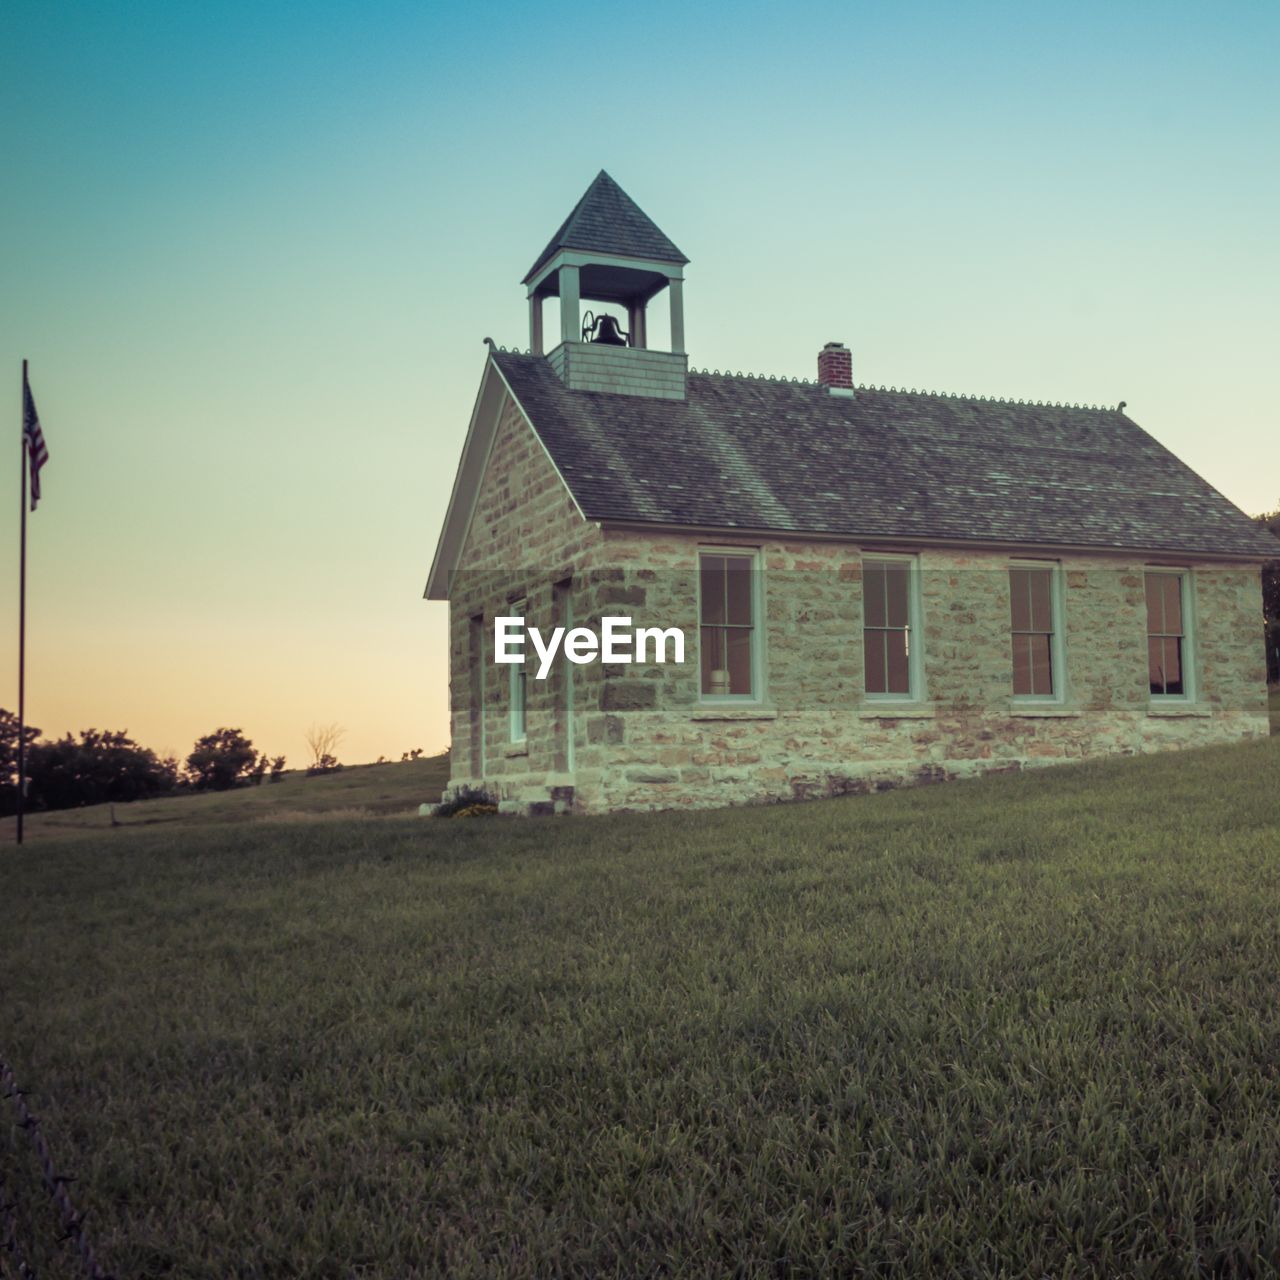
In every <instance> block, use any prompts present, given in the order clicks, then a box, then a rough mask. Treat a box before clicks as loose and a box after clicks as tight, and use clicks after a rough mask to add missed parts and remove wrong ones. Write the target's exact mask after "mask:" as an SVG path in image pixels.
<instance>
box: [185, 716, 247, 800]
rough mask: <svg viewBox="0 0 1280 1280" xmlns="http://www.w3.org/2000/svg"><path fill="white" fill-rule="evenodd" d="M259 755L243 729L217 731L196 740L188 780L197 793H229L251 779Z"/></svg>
mask: <svg viewBox="0 0 1280 1280" xmlns="http://www.w3.org/2000/svg"><path fill="white" fill-rule="evenodd" d="M257 755H258V753H257V752H256V751H255V750H254V747H253V743H252V742H250V741H249V739H248V738H246V737H245V736H244V734H243V733H241V732H240V730H239V729H215V730H214V731H213V733H207V734H205V736H204V737H203V738H198V739H197V740H196V744H195V749H194V750H193V751H192V752H191V754H190V755H189V756H188V757H187V778H188V779H189V781H190V783H191V785H192V787H194V788H195V789H196V790H197V791H227V790H229V789H230V788H231V787H234V786H236V785H237V784H238V783H240V782H242V781H245V780H246V779H247V777H248V775H249V771H250V770H251V769H252V768H253V763H254V760H255V759H257Z"/></svg>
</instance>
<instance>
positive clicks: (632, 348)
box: [523, 169, 689, 400]
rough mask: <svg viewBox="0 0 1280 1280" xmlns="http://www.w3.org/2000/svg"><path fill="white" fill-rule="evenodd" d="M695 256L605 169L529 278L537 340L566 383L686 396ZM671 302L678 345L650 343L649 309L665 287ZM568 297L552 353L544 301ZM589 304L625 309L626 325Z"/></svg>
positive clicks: (537, 350) (535, 348)
mask: <svg viewBox="0 0 1280 1280" xmlns="http://www.w3.org/2000/svg"><path fill="white" fill-rule="evenodd" d="M688 261H689V259H688V258H686V257H685V256H684V254H683V253H681V252H680V250H679V249H677V248H676V246H675V245H674V244H673V243H672V242H671V241H670V240H669V239H668V238H667V236H666V235H665V234H663V232H662V231H660V230H659V229H658V227H657V226H656V225H655V224H654V223H653V221H652V220H651V219H650V218H649V217H648V215H647V214H645V212H644V211H643V210H642V209H641V208H640V207H639V205H637V204H636V203H635V201H634V200H632V199H631V197H630V196H629V195H627V193H626V192H625V191H623V189H622V188H621V187H620V186H618V184H617V183H616V182H614V180H613V179H612V178H611V177H610V176H609V175H608V174H607V173H605V171H604V170H603V169H601V170H600V172H599V174H598V175H597V176H596V179H595V181H594V182H592V184H591V185H590V186H589V187H588V188H587V190H586V193H585V194H584V195H583V197H582V199H581V200H579V201H578V203H577V204H576V205H575V206H574V208H573V212H572V213H570V214H569V216H568V217H567V218H566V219H565V220H564V223H563V224H562V225H561V227H560V229H559V230H558V231H557V232H556V233H555V235H553V236H552V237H551V240H550V242H549V243H548V244H547V247H546V248H545V249H543V251H542V253H541V254H540V255H539V257H538V260H537V261H536V262H535V263H534V264H533V266H532V268H531V269H530V270H529V273H528V275H526V276H525V278H524V281H523V283H524V285H525V288H526V290H527V292H528V297H529V348H530V350H531V351H532V352H533V353H534V355H543V354H544V353H545V354H546V356H547V359H548V360H549V361H550V362H551V366H552V368H553V369H554V370H555V371H556V373H557V374H558V375H559V377H560V379H561V381H563V382H564V384H565V385H566V386H567V387H570V388H571V389H573V390H575V391H604V392H610V393H613V394H616V395H633V396H657V397H659V398H662V399H668V400H683V399H684V398H685V377H686V374H687V373H688V366H689V358H688V356H687V355H686V354H685V350H684V267H685V264H686V263H687V262H688ZM664 289H665V290H666V291H667V297H668V301H669V304H670V308H671V350H670V351H660V350H654V349H652V348H651V347H650V346H649V342H648V326H647V323H646V320H647V309H648V306H649V303H650V302H651V301H652V300H653V299H654V298H656V297H657V295H658V294H660V293H661V292H662V291H663V290H664ZM553 297H558V298H559V299H560V335H559V342H558V343H557V344H556V345H555V346H553V347H551V349H550V350H549V351H548V350H547V347H546V344H545V342H544V335H543V324H542V310H543V308H542V304H543V301H544V299H546V298H553ZM584 302H604V303H612V304H615V305H618V306H622V307H625V308H626V314H627V328H626V329H625V330H623V329H622V328H621V326H620V325H619V324H618V322H617V320H616V319H615V318H614V317H613V316H612V315H609V314H608V313H604V314H601V315H599V316H597V315H596V314H595V313H594V312H592V311H590V310H588V311H587V312H586V313H585V315H584V313H583V303H584Z"/></svg>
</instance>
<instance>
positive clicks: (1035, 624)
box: [1027, 569, 1053, 634]
mask: <svg viewBox="0 0 1280 1280" xmlns="http://www.w3.org/2000/svg"><path fill="white" fill-rule="evenodd" d="M1027 580H1028V583H1029V585H1030V588H1031V625H1030V626H1029V627H1028V628H1027V630H1028V631H1043V632H1045V633H1046V634H1047V633H1048V632H1050V631H1052V630H1053V605H1052V603H1051V602H1050V599H1049V583H1050V580H1051V575H1050V572H1049V570H1048V569H1029V570H1028V571H1027Z"/></svg>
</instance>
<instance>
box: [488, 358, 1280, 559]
mask: <svg viewBox="0 0 1280 1280" xmlns="http://www.w3.org/2000/svg"><path fill="white" fill-rule="evenodd" d="M493 359H494V361H495V362H496V363H497V366H498V368H499V370H500V371H501V373H502V374H503V376H504V378H505V379H506V381H507V384H508V385H509V386H510V387H511V390H512V392H513V393H514V394H515V396H516V398H517V400H519V402H520V404H521V406H522V407H523V409H524V410H525V412H526V414H527V415H528V416H529V419H530V421H531V422H532V423H533V426H534V429H535V431H536V432H537V433H538V435H539V437H540V438H541V439H542V441H543V443H544V444H545V445H546V447H547V450H548V452H549V453H550V454H551V457H552V458H553V460H554V461H555V464H556V466H557V467H558V468H559V470H560V472H561V474H562V475H563V476H564V479H565V482H566V483H567V484H568V486H569V488H570V489H571V490H572V492H573V495H574V497H575V499H576V500H577V502H578V505H579V506H580V507H581V508H582V510H583V513H584V514H585V515H586V517H587V518H588V519H591V520H605V521H609V520H612V521H625V522H642V523H655V524H668V525H670V524H675V525H688V526H693V527H698V528H708V529H712V528H714V529H734V528H740V529H752V530H774V531H777V532H785V533H811V534H827V535H840V536H849V537H851V538H893V539H907V540H909V539H944V540H979V541H1000V542H1009V543H1028V544H1036V545H1041V546H1045V545H1050V546H1072V547H1098V548H1109V549H1112V548H1114V549H1126V550H1143V551H1161V552H1172V553H1185V554H1199V555H1219V554H1221V555H1232V556H1256V557H1258V558H1259V559H1271V558H1275V557H1277V556H1280V542H1277V541H1276V539H1274V538H1272V537H1270V536H1269V535H1267V534H1265V533H1264V532H1263V531H1262V530H1261V529H1260V528H1259V527H1258V526H1257V525H1255V524H1254V523H1253V522H1252V520H1250V519H1249V517H1248V516H1246V515H1245V514H1244V513H1243V512H1242V511H1240V510H1239V509H1238V508H1237V507H1235V506H1233V505H1232V504H1231V503H1230V502H1228V501H1227V499H1226V498H1224V497H1223V496H1222V495H1221V494H1220V493H1218V492H1217V491H1216V490H1215V489H1213V488H1212V487H1211V486H1210V485H1209V484H1207V483H1206V482H1205V481H1204V480H1202V479H1201V478H1200V477H1199V476H1198V475H1196V473H1195V472H1194V471H1192V470H1191V469H1190V468H1189V467H1187V466H1186V465H1185V464H1184V463H1182V462H1180V461H1179V460H1178V459H1177V458H1176V457H1174V455H1173V454H1171V453H1170V452H1169V451H1168V450H1167V449H1166V448H1164V446H1163V445H1161V444H1159V443H1158V442H1157V441H1155V440H1153V439H1152V438H1151V436H1149V435H1148V434H1147V433H1146V432H1145V431H1143V430H1142V428H1141V427H1139V426H1138V425H1137V424H1136V423H1134V422H1133V421H1132V420H1131V419H1129V418H1128V417H1127V416H1126V415H1125V414H1124V413H1123V412H1121V411H1119V410H1116V409H1097V408H1077V407H1067V406H1060V405H1040V404H1023V403H1014V402H1011V401H998V400H982V399H972V398H965V397H959V396H948V395H938V394H933V393H918V392H914V391H912V392H906V391H884V390H876V389H874V388H859V389H858V391H857V392H856V393H855V395H854V397H853V398H852V399H850V398H847V397H838V396H832V395H830V394H829V393H828V392H827V391H825V390H824V389H823V388H821V387H820V386H818V385H816V384H813V383H793V382H786V381H777V382H775V381H772V380H769V379H763V378H744V377H741V376H738V377H731V376H720V375H718V374H705V373H704V374H696V373H691V374H690V375H689V380H688V398H687V399H686V400H683V401H680V400H661V399H656V398H648V397H644V396H624V395H608V394H604V393H602V392H591V391H570V390H569V389H568V388H566V387H565V386H564V384H563V383H562V382H561V381H560V379H559V378H558V377H557V376H556V374H555V372H554V371H553V370H552V368H551V366H550V365H549V363H548V362H547V360H546V358H545V357H543V356H529V355H521V354H518V353H515V352H504V351H495V352H494V354H493Z"/></svg>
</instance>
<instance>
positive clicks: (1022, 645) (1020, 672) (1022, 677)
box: [1013, 635, 1035, 695]
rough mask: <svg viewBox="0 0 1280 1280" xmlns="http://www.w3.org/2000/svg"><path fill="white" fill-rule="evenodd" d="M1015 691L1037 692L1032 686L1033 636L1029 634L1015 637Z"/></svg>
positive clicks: (1016, 692)
mask: <svg viewBox="0 0 1280 1280" xmlns="http://www.w3.org/2000/svg"><path fill="white" fill-rule="evenodd" d="M1013 692H1014V693H1015V694H1022V695H1025V694H1029V693H1033V692H1035V691H1034V690H1033V689H1032V687H1031V637H1030V636H1027V635H1015V636H1014V637H1013Z"/></svg>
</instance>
